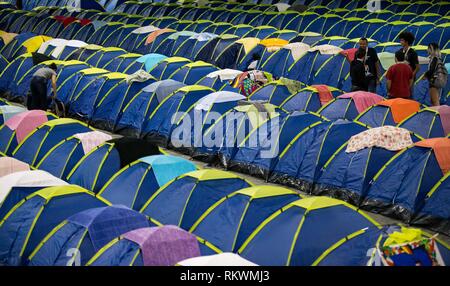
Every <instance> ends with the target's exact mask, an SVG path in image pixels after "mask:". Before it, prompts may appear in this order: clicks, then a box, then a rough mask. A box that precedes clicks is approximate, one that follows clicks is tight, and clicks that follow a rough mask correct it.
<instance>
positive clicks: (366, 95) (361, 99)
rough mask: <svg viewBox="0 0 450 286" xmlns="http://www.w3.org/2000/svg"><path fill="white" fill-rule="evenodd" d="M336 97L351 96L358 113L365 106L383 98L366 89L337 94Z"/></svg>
mask: <svg viewBox="0 0 450 286" xmlns="http://www.w3.org/2000/svg"><path fill="white" fill-rule="evenodd" d="M338 98H352V99H353V101H354V102H355V106H356V109H357V110H358V113H362V112H363V111H365V110H366V109H367V108H369V107H371V106H372V105H375V104H377V103H379V102H380V101H383V100H384V98H383V97H382V96H379V95H378V94H375V93H371V92H367V91H355V92H350V93H346V94H343V95H340V96H338Z"/></svg>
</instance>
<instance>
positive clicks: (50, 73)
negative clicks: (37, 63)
mask: <svg viewBox="0 0 450 286" xmlns="http://www.w3.org/2000/svg"><path fill="white" fill-rule="evenodd" d="M56 70H57V67H56V64H54V63H52V64H51V65H50V66H48V67H42V68H40V69H38V70H37V71H36V72H35V73H34V74H33V78H32V79H31V85H30V90H31V96H29V97H28V100H27V107H28V109H29V110H36V109H40V110H44V111H47V108H48V100H47V83H48V81H49V80H51V82H52V88H53V93H54V98H56Z"/></svg>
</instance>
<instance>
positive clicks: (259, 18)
mask: <svg viewBox="0 0 450 286" xmlns="http://www.w3.org/2000/svg"><path fill="white" fill-rule="evenodd" d="M155 4H158V3H155ZM162 6H164V5H162ZM444 7H445V5H444ZM447 7H448V4H447ZM441 11H444V10H441ZM445 11H446V12H448V9H447V10H445ZM34 12H37V13H39V15H65V16H71V17H80V16H83V17H87V18H94V19H95V20H110V21H115V20H119V19H128V18H130V17H131V18H133V19H140V18H148V17H150V16H151V17H155V18H158V17H159V18H160V17H173V18H177V19H179V20H185V21H197V20H208V21H214V22H228V23H232V24H251V25H256V26H259V25H268V24H269V25H272V26H275V27H277V28H286V27H287V26H289V25H290V26H295V25H297V24H298V22H301V21H303V19H302V18H303V17H304V16H310V15H316V16H320V15H330V16H331V17H334V18H335V20H340V19H343V18H352V17H357V18H362V19H365V20H371V19H380V20H389V21H391V22H393V21H398V20H402V21H411V22H419V21H426V22H433V23H436V24H440V23H445V22H446V21H448V19H446V18H445V17H447V16H445V15H442V14H439V13H437V12H438V11H434V12H433V11H430V12H420V11H419V12H397V13H396V12H394V11H391V10H380V11H377V13H369V11H368V9H367V8H358V9H351V10H346V9H336V10H330V11H320V10H319V9H318V10H316V11H315V9H309V11H306V12H298V11H295V10H286V11H283V12H277V11H266V12H264V11H263V12H262V11H260V10H258V9H248V8H246V9H231V10H230V9H226V8H208V7H196V8H195V7H182V6H180V5H179V4H177V5H170V7H161V5H158V6H154V7H151V8H147V9H143V10H141V12H140V13H139V15H136V14H133V13H131V14H130V13H129V12H128V13H126V12H125V13H124V12H123V11H116V12H113V13H105V12H100V11H95V10H87V11H83V12H81V11H74V10H73V9H72V10H67V9H66V8H57V7H51V8H48V7H40V8H39V9H35V10H34ZM207 12H209V13H207ZM443 14H445V12H443ZM249 15H252V16H253V18H250V17H249ZM442 17H444V18H442ZM133 21H134V20H133ZM288 24H289V25H288Z"/></svg>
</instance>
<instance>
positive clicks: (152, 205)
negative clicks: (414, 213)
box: [0, 157, 448, 266]
mask: <svg viewBox="0 0 450 286" xmlns="http://www.w3.org/2000/svg"><path fill="white" fill-rule="evenodd" d="M152 160H153V158H152V157H149V158H148V159H145V160H144V161H145V162H146V163H147V164H149V165H152V164H154V166H155V172H152V174H157V170H158V168H167V167H169V166H167V165H165V164H164V163H163V164H162V165H158V164H156V162H157V161H160V159H157V160H153V161H152ZM161 163H162V162H161ZM187 163H188V164H189V162H187ZM170 164H174V162H169V165H170ZM184 164H186V163H184ZM133 167H134V166H133ZM133 167H130V168H133ZM157 167H158V168H157ZM144 168H147V170H148V169H149V168H152V166H147V167H144ZM141 169H142V168H141ZM126 171H127V169H125V170H124V172H126ZM32 172H40V173H39V175H40V176H41V177H40V178H41V179H42V178H44V177H47V178H48V179H47V181H45V180H41V181H40V182H38V180H36V176H37V175H38V174H33V175H32V174H31V173H32ZM133 173H134V172H132V173H131V174H133ZM33 176H34V178H35V179H34V183H33V180H32V179H31V178H32V177H33ZM119 177H120V175H119ZM119 177H117V178H119ZM124 177H125V176H122V180H123V178H124ZM133 177H134V178H135V179H136V174H134V175H133ZM21 178H22V179H21ZM24 178H25V179H24ZM117 178H116V179H117ZM0 180H5V181H6V182H9V183H11V185H12V188H11V189H10V190H7V194H6V196H5V198H4V201H3V204H2V206H1V208H0V216H1V217H2V221H1V223H0V236H1V237H2V240H1V243H0V248H1V249H2V250H4V251H2V252H1V253H2V254H1V256H0V261H1V263H2V264H4V265H35V266H38V265H40V266H51V265H59V266H68V265H85V264H87V265H103V266H121V265H129V266H130V265H136V266H139V265H173V264H175V263H176V262H177V261H178V260H183V259H186V258H191V257H198V256H200V255H203V256H205V255H213V254H220V253H223V252H235V253H236V252H237V253H240V254H241V256H242V257H243V258H244V259H245V258H246V259H249V260H251V261H252V262H254V263H257V264H261V265H292V266H295V265H297V266H300V265H349V266H350V265H351V266H356V265H361V266H362V265H367V264H368V262H369V257H370V256H367V249H369V248H372V247H373V246H375V245H376V242H377V241H378V240H380V239H382V238H386V233H389V232H386V229H387V227H385V228H382V227H380V226H379V225H378V224H377V223H376V222H375V221H373V220H372V219H371V218H369V217H368V216H367V215H365V214H363V213H362V212H360V211H358V210H357V209H356V208H354V207H352V206H350V205H348V204H347V203H344V202H342V201H339V200H336V199H331V198H326V197H312V198H305V199H302V198H301V197H300V196H299V194H298V193H296V192H294V191H291V190H288V189H284V188H279V187H273V186H252V185H251V184H250V183H248V182H247V181H245V180H243V179H241V178H239V177H237V176H235V175H232V174H230V173H227V172H223V171H215V170H202V171H193V172H188V173H185V174H184V175H181V176H179V177H177V178H175V179H173V180H171V181H168V182H167V183H166V184H165V185H164V186H163V187H162V188H160V189H159V190H158V191H156V192H155V193H154V194H153V195H152V196H151V198H150V199H149V200H148V201H147V202H146V203H145V204H144V206H143V208H142V210H141V212H137V211H135V210H132V209H130V208H127V207H126V206H120V205H115V204H114V202H110V201H107V200H106V199H104V198H103V194H102V195H100V196H94V194H93V193H91V192H89V191H87V190H85V189H83V188H80V187H78V186H74V185H65V183H64V182H58V181H57V180H55V179H54V178H51V176H49V175H45V172H42V171H31V172H30V171H29V172H22V173H17V175H16V174H12V175H9V176H7V177H4V178H1V179H0ZM21 184H22V187H14V186H20V185H21ZM39 184H44V185H40V186H39ZM45 184H47V185H50V186H46V185H45ZM122 184H124V182H122ZM3 186H4V185H3V184H2V187H3ZM114 192H115V193H116V196H112V194H113V193H114ZM206 192H207V193H208V196H205V195H204V194H205V193H206ZM119 193H120V192H118V191H117V190H116V191H114V189H112V191H111V190H110V191H109V197H111V198H112V199H113V200H117V199H120V197H123V194H122V195H119V197H117V195H118V194H119ZM104 195H105V196H106V194H104ZM128 195H132V194H128ZM175 198H176V199H175ZM162 206H165V207H162ZM313 214H314V215H313ZM149 215H150V217H149ZM151 216H155V217H157V218H158V219H157V220H156V219H153V218H152V217H151ZM50 218H51V219H50ZM106 221H107V222H108V227H105V222H106ZM288 222H291V223H288ZM294 222H295V224H294ZM349 222H351V223H349ZM164 225H172V226H164ZM331 225H333V226H334V228H333V229H335V228H338V229H339V231H334V232H330V226H331ZM176 226H178V227H176ZM149 227H153V228H149ZM391 227H392V226H391ZM274 228H275V229H274ZM299 228H301V230H304V231H301V232H300V233H301V234H300V235H296V234H295V233H299V232H298V231H296V230H298V229H299ZM393 228H394V229H396V230H398V227H395V226H393ZM182 229H184V230H182ZM187 231H189V232H187ZM155 232H159V233H158V234H156V233H155ZM321 233H327V238H328V239H327V240H320V241H317V239H316V238H317V237H318V236H319V235H320V234H321ZM218 234H220V235H218ZM424 235H425V234H424ZM152 237H153V238H152ZM157 237H158V238H157ZM346 237H347V239H344V238H346ZM349 237H350V239H349ZM286 239H288V240H289V241H290V243H289V244H288V245H284V244H282V243H280V242H281V241H285V240H286ZM337 241H338V242H339V243H338V244H336V242H337ZM162 242H164V244H161V243H162ZM276 242H278V243H276ZM361 242H363V243H362V245H361ZM174 244H176V246H177V247H176V246H175V245H174ZM312 244H314V245H315V247H314V248H313V249H314V250H315V251H313V252H311V251H310V249H311V245H312ZM438 245H439V247H440V248H441V249H440V251H441V252H442V256H443V259H445V261H446V263H448V246H447V245H445V244H442V243H440V242H439V244H438ZM281 246H284V248H286V250H288V249H294V251H280V249H279V248H280V247H281ZM70 249H77V250H79V251H80V253H81V254H82V255H80V253H69V252H68V251H70ZM181 249H183V251H182V250H181ZM348 249H351V251H350V252H349V250H348ZM168 252H170V253H171V255H170V256H169V257H171V259H168V258H167V255H165V254H166V253H168ZM269 254H270V255H269ZM164 257H166V258H165V259H164ZM269 258H270V259H269Z"/></svg>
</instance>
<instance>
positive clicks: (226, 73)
mask: <svg viewBox="0 0 450 286" xmlns="http://www.w3.org/2000/svg"><path fill="white" fill-rule="evenodd" d="M240 74H242V71H239V70H234V69H223V70H218V71H213V72H212V73H209V74H208V75H207V76H206V77H209V78H216V77H219V79H220V80H221V81H225V80H232V79H235V78H236V77H237V76H238V75H240Z"/></svg>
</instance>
